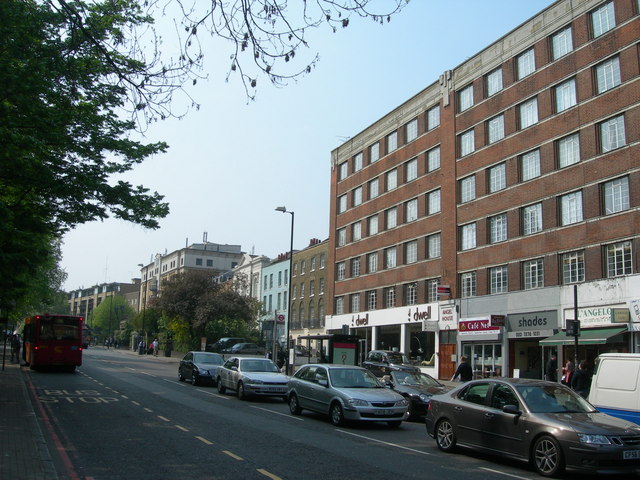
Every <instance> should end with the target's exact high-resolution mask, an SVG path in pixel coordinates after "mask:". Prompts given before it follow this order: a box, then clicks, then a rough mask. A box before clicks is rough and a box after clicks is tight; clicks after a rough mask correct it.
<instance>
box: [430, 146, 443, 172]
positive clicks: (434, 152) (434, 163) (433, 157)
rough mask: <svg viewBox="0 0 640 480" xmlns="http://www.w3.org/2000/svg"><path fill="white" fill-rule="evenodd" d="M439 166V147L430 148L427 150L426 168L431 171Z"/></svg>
mask: <svg viewBox="0 0 640 480" xmlns="http://www.w3.org/2000/svg"><path fill="white" fill-rule="evenodd" d="M439 168H440V147H435V148H432V149H431V150H429V151H428V152H427V169H428V171H429V172H433V171H434V170H437V169H439Z"/></svg>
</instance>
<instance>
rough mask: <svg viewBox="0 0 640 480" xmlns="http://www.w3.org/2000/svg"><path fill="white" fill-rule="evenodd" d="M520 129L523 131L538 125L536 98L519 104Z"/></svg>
mask: <svg viewBox="0 0 640 480" xmlns="http://www.w3.org/2000/svg"><path fill="white" fill-rule="evenodd" d="M519 110H520V128H521V129H523V130H524V129H525V128H527V127H530V126H531V125H534V124H536V123H538V98H537V97H533V98H531V99H529V100H527V101H526V102H522V103H521V104H520V108H519Z"/></svg>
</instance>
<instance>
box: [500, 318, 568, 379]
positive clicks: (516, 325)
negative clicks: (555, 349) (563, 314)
mask: <svg viewBox="0 0 640 480" xmlns="http://www.w3.org/2000/svg"><path fill="white" fill-rule="evenodd" d="M506 327H507V338H508V341H509V347H508V349H509V363H508V365H505V369H506V370H505V374H506V375H507V376H509V377H520V378H543V373H544V372H543V370H544V365H545V363H546V361H547V360H548V358H543V356H542V349H541V348H540V341H541V340H543V339H545V338H547V337H550V336H552V335H554V334H555V333H557V332H558V328H559V326H558V312H557V311H556V310H545V311H538V312H526V313H514V314H509V315H507V321H506Z"/></svg>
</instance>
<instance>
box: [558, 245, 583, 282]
mask: <svg viewBox="0 0 640 480" xmlns="http://www.w3.org/2000/svg"><path fill="white" fill-rule="evenodd" d="M562 281H563V283H565V284H569V283H578V282H584V252H583V251H579V252H570V253H565V254H563V255H562Z"/></svg>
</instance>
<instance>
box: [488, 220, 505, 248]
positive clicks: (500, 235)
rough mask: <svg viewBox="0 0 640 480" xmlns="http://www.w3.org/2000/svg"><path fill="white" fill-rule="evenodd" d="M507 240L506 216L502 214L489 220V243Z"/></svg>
mask: <svg viewBox="0 0 640 480" xmlns="http://www.w3.org/2000/svg"><path fill="white" fill-rule="evenodd" d="M505 240H507V214H506V213H502V214H500V215H495V216H493V217H490V218H489V242H490V243H499V242H504V241H505Z"/></svg>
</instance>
